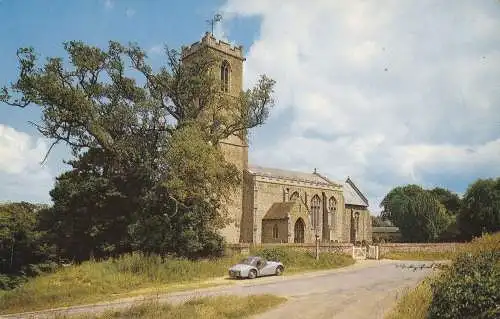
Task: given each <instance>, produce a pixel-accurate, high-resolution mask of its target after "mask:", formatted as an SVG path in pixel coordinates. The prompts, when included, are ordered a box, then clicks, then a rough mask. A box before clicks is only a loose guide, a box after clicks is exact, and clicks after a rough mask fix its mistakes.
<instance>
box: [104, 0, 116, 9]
mask: <svg viewBox="0 0 500 319" xmlns="http://www.w3.org/2000/svg"><path fill="white" fill-rule="evenodd" d="M114 6H115V4H114V2H113V1H112V0H105V1H104V7H106V9H112V8H113V7H114Z"/></svg>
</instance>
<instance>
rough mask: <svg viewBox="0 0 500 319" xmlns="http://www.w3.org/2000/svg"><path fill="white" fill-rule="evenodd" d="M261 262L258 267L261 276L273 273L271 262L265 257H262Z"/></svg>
mask: <svg viewBox="0 0 500 319" xmlns="http://www.w3.org/2000/svg"><path fill="white" fill-rule="evenodd" d="M261 262H262V265H261V268H260V273H261V275H262V276H269V275H272V274H274V266H273V263H270V262H268V261H267V260H265V259H262V260H261Z"/></svg>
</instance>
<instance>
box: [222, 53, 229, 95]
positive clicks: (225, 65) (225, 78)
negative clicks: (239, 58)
mask: <svg viewBox="0 0 500 319" xmlns="http://www.w3.org/2000/svg"><path fill="white" fill-rule="evenodd" d="M230 75H231V66H230V65H229V62H227V61H223V62H222V65H221V66H220V80H221V85H222V91H223V92H229V76H230Z"/></svg>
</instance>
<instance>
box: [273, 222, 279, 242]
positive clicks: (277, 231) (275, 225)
mask: <svg viewBox="0 0 500 319" xmlns="http://www.w3.org/2000/svg"><path fill="white" fill-rule="evenodd" d="M279 235H280V234H279V230H278V224H274V226H273V238H274V239H278V237H279Z"/></svg>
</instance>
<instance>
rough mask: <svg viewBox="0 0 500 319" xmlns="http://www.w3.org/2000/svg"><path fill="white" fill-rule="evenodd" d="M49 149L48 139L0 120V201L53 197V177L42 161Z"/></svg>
mask: <svg viewBox="0 0 500 319" xmlns="http://www.w3.org/2000/svg"><path fill="white" fill-rule="evenodd" d="M47 149H48V148H47V143H46V142H45V140H42V139H40V138H39V139H35V138H33V137H32V136H30V135H28V134H26V133H24V132H19V131H16V130H15V129H13V128H11V127H9V126H7V125H4V124H0V181H1V182H0V201H4V200H10V201H20V200H26V201H34V202H49V201H50V197H49V190H50V189H51V188H52V186H53V183H54V178H53V175H52V174H51V172H50V170H49V169H48V167H46V166H42V165H41V164H40V162H41V161H42V159H43V158H44V156H45V154H46V152H47Z"/></svg>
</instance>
